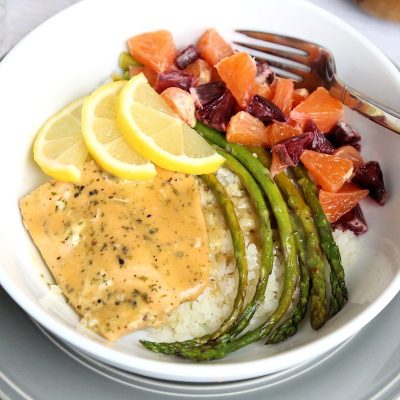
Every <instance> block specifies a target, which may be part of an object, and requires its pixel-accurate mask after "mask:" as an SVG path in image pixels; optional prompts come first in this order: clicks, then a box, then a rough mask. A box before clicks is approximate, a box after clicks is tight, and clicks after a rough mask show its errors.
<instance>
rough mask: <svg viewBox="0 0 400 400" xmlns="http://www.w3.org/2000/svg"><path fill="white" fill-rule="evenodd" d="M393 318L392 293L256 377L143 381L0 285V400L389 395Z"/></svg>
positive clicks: (394, 358)
mask: <svg viewBox="0 0 400 400" xmlns="http://www.w3.org/2000/svg"><path fill="white" fill-rule="evenodd" d="M399 319H400V296H397V297H396V298H395V299H394V300H393V301H392V302H391V303H390V304H389V306H388V307H387V308H386V309H385V310H384V311H383V312H382V313H381V314H380V315H379V316H378V317H377V318H375V319H374V321H372V322H371V323H370V324H369V325H367V326H366V327H365V328H364V329H363V330H362V331H361V332H360V333H358V334H357V335H356V336H354V337H353V338H351V339H349V340H348V341H347V342H345V343H344V344H342V345H340V346H339V347H337V348H336V349H334V350H333V351H330V352H328V353H327V354H325V355H323V356H320V357H318V358H317V359H314V360H313V361H311V362H307V363H303V364H301V365H298V366H296V367H294V368H291V369H288V370H285V371H283V372H278V373H275V374H271V375H267V376H265V377H261V378H255V379H249V380H244V381H238V382H231V383H222V382H221V383H213V384H199V383H197V384H195V383H193V384H190V383H179V382H171V381H162V380H156V379H151V378H146V377H143V376H140V375H135V374H132V373H128V372H125V371H122V370H120V369H117V368H114V367H110V366H108V365H106V364H103V363H100V362H99V361H96V360H94V359H93V358H90V357H88V356H85V355H84V354H82V353H81V352H79V351H77V350H75V349H73V348H71V347H68V346H67V345H65V343H64V342H62V341H60V340H59V339H57V338H55V337H54V336H53V335H51V334H50V333H48V332H47V331H46V330H44V329H43V328H41V327H40V326H39V325H37V324H36V323H34V322H33V321H32V320H31V319H30V318H29V317H28V316H27V315H26V314H25V313H24V312H23V311H22V310H21V309H20V308H19V307H18V306H17V305H16V304H15V303H14V302H13V301H12V300H11V298H10V297H8V295H7V294H6V293H5V292H4V291H3V290H0V321H2V324H1V325H2V329H1V336H0V398H2V399H3V400H8V399H10V400H28V399H38V400H39V399H40V400H54V399H57V400H70V399H77V400H81V399H82V400H83V399H97V400H109V399H111V398H112V399H114V400H125V399H126V400H128V399H129V400H131V399H135V400H147V399H148V400H150V399H151V400H158V399H166V398H171V399H182V398H188V399H189V398H190V399H205V398H209V399H213V398H218V399H223V398H228V397H229V398H237V399H242V398H246V399H247V400H261V399H275V400H281V399H282V400H286V399H308V400H319V399H321V398H323V399H324V400H331V399H332V400H337V399H340V400H347V399H348V400H364V399H365V400H367V399H368V400H372V399H377V400H378V399H379V400H386V399H387V400H389V399H390V400H393V399H397V398H399V396H400V325H399V324H398V321H399ZM234 396H236V397H234Z"/></svg>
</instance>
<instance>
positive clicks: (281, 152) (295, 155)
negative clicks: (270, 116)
mask: <svg viewBox="0 0 400 400" xmlns="http://www.w3.org/2000/svg"><path fill="white" fill-rule="evenodd" d="M312 139H313V134H312V133H311V132H307V133H303V134H302V135H299V136H294V137H292V138H289V139H285V140H282V141H280V142H279V143H277V144H276V145H274V146H273V147H272V150H273V151H274V152H275V153H276V154H277V155H278V156H279V158H280V159H281V160H282V162H284V163H285V164H287V165H288V166H294V165H297V163H298V162H299V160H300V157H301V155H302V154H303V151H304V149H306V148H307V147H308V146H309V145H310V143H311V142H312Z"/></svg>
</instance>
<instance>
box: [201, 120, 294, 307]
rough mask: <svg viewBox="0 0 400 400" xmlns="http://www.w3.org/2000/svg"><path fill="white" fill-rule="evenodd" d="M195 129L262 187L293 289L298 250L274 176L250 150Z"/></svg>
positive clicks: (203, 128)
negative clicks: (274, 221)
mask: <svg viewBox="0 0 400 400" xmlns="http://www.w3.org/2000/svg"><path fill="white" fill-rule="evenodd" d="M195 129H196V131H197V132H198V133H199V134H200V135H201V136H203V137H204V138H205V139H206V140H208V141H209V142H212V143H213V144H215V145H217V146H219V147H221V148H222V149H224V150H225V151H226V152H228V153H230V154H231V155H232V156H233V157H235V158H236V159H237V160H238V161H239V162H241V163H242V164H243V165H244V166H245V167H246V168H247V169H248V170H249V172H250V173H251V174H252V175H253V177H254V179H255V180H256V181H257V182H258V183H259V185H260V186H261V189H262V190H263V191H264V193H265V195H266V196H267V198H268V201H269V204H270V206H271V209H272V212H273V214H274V216H275V219H276V222H277V224H278V229H279V236H280V242H281V247H282V251H283V255H284V258H285V270H287V271H292V272H293V274H292V275H290V279H291V280H292V281H291V282H290V285H289V286H288V290H290V291H293V292H294V290H295V288H296V283H297V281H298V278H299V266H298V262H297V252H296V245H295V243H294V238H293V230H292V225H291V223H290V216H289V211H288V208H287V206H286V203H285V201H284V199H283V197H282V194H281V192H280V191H279V189H278V187H277V185H276V184H275V182H274V180H273V178H272V177H271V174H270V172H269V170H268V168H266V167H265V166H264V165H263V164H262V163H261V162H260V161H259V160H258V159H257V158H255V157H254V156H253V154H252V153H251V152H250V151H249V150H247V149H246V148H244V147H243V146H242V145H239V144H234V143H228V142H227V141H226V140H225V137H224V136H223V135H222V134H221V133H220V132H218V131H216V130H215V129H212V128H210V127H208V126H207V125H204V124H202V123H201V122H197V124H196V126H195ZM288 284H289V282H288ZM292 295H293V293H292ZM289 304H290V300H289V303H288V304H287V306H289Z"/></svg>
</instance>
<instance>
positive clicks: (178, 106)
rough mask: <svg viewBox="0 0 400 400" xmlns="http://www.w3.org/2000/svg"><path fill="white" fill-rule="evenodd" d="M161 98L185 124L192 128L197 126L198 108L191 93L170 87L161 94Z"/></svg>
mask: <svg viewBox="0 0 400 400" xmlns="http://www.w3.org/2000/svg"><path fill="white" fill-rule="evenodd" d="M161 97H162V98H163V99H164V100H165V102H166V103H167V104H168V106H169V107H170V108H171V110H172V111H173V112H174V113H175V114H176V115H177V116H178V117H179V118H180V119H181V120H182V121H183V122H186V123H187V124H188V125H189V126H191V127H192V128H193V127H194V126H195V125H196V116H195V112H196V107H195V105H194V98H193V97H192V95H191V94H190V93H188V92H186V91H185V90H183V89H181V88H178V87H169V88H167V89H165V90H164V91H163V92H162V93H161Z"/></svg>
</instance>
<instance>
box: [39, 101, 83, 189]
mask: <svg viewBox="0 0 400 400" xmlns="http://www.w3.org/2000/svg"><path fill="white" fill-rule="evenodd" d="M84 100H85V98H84V97H83V98H80V99H78V100H75V101H74V102H72V103H70V104H68V105H67V106H66V107H64V108H63V109H61V110H60V111H58V112H57V113H56V114H54V115H53V116H52V117H50V118H49V119H48V120H47V121H46V122H45V123H44V125H43V126H42V127H41V128H40V129H39V131H38V133H37V135H36V138H35V142H34V144H33V157H34V159H35V161H36V162H37V163H38V164H39V166H40V168H41V169H42V170H43V172H44V173H45V174H47V175H50V176H52V177H53V178H56V179H58V180H60V181H69V182H79V180H80V177H81V170H82V167H83V163H84V162H85V160H86V158H87V155H88V151H87V148H86V145H85V142H84V141H83V137H82V130H81V110H82V104H83V102H84Z"/></svg>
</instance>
